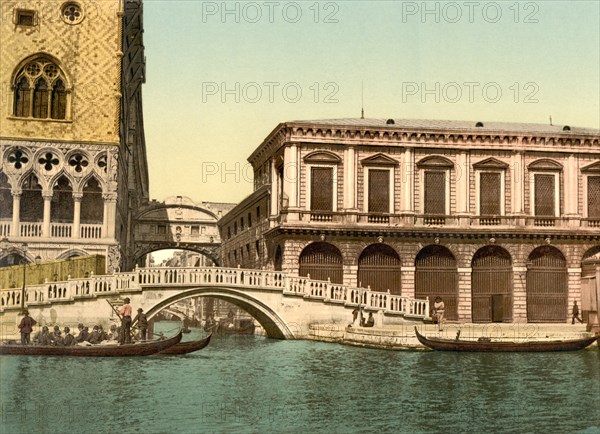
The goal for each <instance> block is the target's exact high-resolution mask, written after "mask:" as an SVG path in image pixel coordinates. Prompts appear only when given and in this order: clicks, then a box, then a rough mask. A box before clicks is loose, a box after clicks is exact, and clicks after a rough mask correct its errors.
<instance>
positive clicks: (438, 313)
mask: <svg viewBox="0 0 600 434" xmlns="http://www.w3.org/2000/svg"><path fill="white" fill-rule="evenodd" d="M445 308H446V306H445V305H444V301H443V300H442V297H436V298H435V302H434V303H433V311H434V313H435V319H436V322H437V325H438V331H440V332H441V331H442V329H443V328H442V327H443V326H442V323H443V322H444V310H445Z"/></svg>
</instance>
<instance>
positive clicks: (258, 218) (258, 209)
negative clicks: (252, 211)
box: [256, 206, 260, 220]
mask: <svg viewBox="0 0 600 434" xmlns="http://www.w3.org/2000/svg"><path fill="white" fill-rule="evenodd" d="M256 220H260V206H257V207H256Z"/></svg>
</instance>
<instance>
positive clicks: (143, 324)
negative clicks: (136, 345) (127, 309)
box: [133, 307, 148, 341]
mask: <svg viewBox="0 0 600 434" xmlns="http://www.w3.org/2000/svg"><path fill="white" fill-rule="evenodd" d="M137 311H138V313H137V315H136V316H135V318H134V319H133V322H134V323H136V324H137V327H138V329H139V330H140V339H141V340H143V341H145V340H146V338H147V334H148V318H147V317H146V314H145V313H144V309H142V308H141V307H140V308H139V309H138V310H137Z"/></svg>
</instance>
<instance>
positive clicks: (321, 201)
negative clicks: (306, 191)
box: [310, 167, 333, 211]
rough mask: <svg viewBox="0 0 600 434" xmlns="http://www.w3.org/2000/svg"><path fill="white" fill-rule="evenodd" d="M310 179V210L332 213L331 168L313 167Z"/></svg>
mask: <svg viewBox="0 0 600 434" xmlns="http://www.w3.org/2000/svg"><path fill="white" fill-rule="evenodd" d="M310 177H311V180H310V209H311V210H312V211H333V168H332V167H313V168H312V169H311V171H310Z"/></svg>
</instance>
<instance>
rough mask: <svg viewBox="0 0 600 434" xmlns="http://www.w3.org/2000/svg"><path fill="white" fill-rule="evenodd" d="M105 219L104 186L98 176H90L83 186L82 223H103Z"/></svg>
mask: <svg viewBox="0 0 600 434" xmlns="http://www.w3.org/2000/svg"><path fill="white" fill-rule="evenodd" d="M103 219H104V201H103V200H102V187H100V183H99V182H98V181H97V180H96V178H90V179H89V180H88V181H87V182H86V184H85V186H84V187H83V196H82V198H81V223H82V224H102V221H103Z"/></svg>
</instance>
